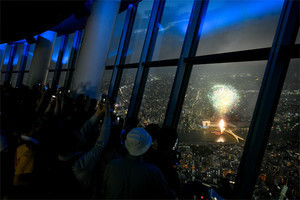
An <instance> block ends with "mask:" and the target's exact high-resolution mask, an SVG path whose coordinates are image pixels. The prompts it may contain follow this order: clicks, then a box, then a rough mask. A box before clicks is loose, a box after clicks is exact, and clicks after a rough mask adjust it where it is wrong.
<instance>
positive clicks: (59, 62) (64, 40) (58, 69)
mask: <svg viewBox="0 0 300 200" xmlns="http://www.w3.org/2000/svg"><path fill="white" fill-rule="evenodd" d="M68 37H69V36H68V35H64V36H63V38H62V41H61V45H60V49H59V52H58V58H57V61H56V67H55V71H54V75H53V81H52V86H51V88H56V85H57V84H58V81H59V77H60V73H61V68H62V58H63V54H64V52H65V49H66V46H67V43H68Z"/></svg>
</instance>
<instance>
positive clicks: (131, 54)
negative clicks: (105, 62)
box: [125, 0, 153, 64]
mask: <svg viewBox="0 0 300 200" xmlns="http://www.w3.org/2000/svg"><path fill="white" fill-rule="evenodd" d="M152 6H153V0H147V1H142V2H140V3H139V5H138V9H137V13H136V16H135V21H134V25H133V30H132V34H131V38H130V43H129V48H128V51H127V57H126V60H125V63H126V64H127V63H137V62H139V60H140V56H141V52H142V48H143V45H144V40H145V36H146V32H147V28H148V23H149V19H150V15H151V10H152Z"/></svg>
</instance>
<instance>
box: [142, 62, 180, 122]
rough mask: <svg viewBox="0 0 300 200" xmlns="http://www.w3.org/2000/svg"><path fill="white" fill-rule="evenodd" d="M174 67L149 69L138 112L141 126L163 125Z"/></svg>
mask: <svg viewBox="0 0 300 200" xmlns="http://www.w3.org/2000/svg"><path fill="white" fill-rule="evenodd" d="M175 72H176V67H159V68H150V70H149V74H148V79H147V82H146V87H145V91H144V96H143V100H142V104H141V109H140V112H139V117H138V119H139V121H140V125H141V126H143V127H144V126H146V125H148V124H152V123H154V124H159V125H160V126H161V125H162V124H163V121H164V119H165V114H166V111H167V106H168V101H169V98H170V93H171V89H172V85H173V81H174V77H175Z"/></svg>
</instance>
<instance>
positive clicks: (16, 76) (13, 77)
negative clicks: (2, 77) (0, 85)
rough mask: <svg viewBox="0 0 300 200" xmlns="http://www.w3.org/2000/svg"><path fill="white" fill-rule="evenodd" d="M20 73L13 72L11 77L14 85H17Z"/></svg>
mask: <svg viewBox="0 0 300 200" xmlns="http://www.w3.org/2000/svg"><path fill="white" fill-rule="evenodd" d="M18 75H19V73H12V75H11V79H10V82H11V86H12V87H16V85H17V81H18Z"/></svg>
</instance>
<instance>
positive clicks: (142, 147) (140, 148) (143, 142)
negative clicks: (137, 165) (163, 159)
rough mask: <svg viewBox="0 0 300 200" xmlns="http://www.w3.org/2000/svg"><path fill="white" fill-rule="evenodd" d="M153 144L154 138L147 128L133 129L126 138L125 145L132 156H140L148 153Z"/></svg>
mask: <svg viewBox="0 0 300 200" xmlns="http://www.w3.org/2000/svg"><path fill="white" fill-rule="evenodd" d="M151 144H152V138H151V136H150V135H149V133H148V132H147V131H145V129H142V128H134V129H131V130H130V131H129V132H128V134H127V136H126V140H125V146H126V148H127V150H128V152H129V154H130V155H132V156H140V155H143V154H144V153H146V151H147V150H148V149H149V147H150V146H151Z"/></svg>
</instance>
